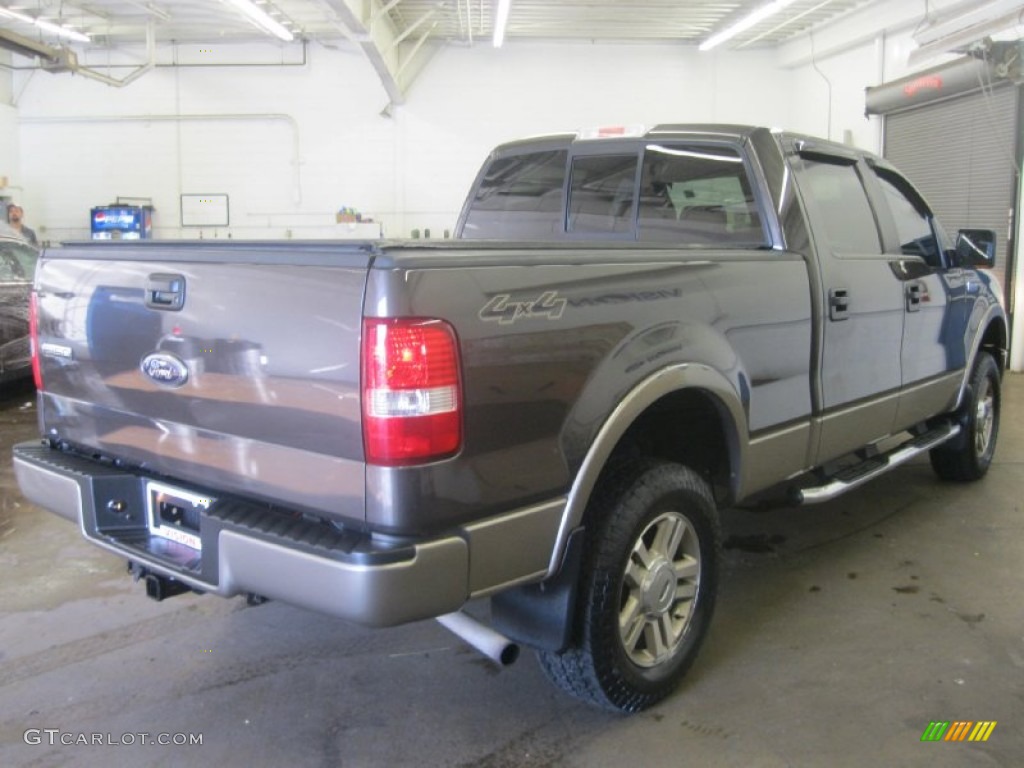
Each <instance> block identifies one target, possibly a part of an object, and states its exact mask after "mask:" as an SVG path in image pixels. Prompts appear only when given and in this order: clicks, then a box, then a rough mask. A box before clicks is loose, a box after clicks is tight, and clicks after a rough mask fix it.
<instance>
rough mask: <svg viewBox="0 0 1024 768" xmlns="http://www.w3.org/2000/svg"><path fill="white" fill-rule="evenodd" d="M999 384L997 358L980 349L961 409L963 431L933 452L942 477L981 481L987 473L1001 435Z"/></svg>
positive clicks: (933, 464) (959, 413)
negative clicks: (997, 440)
mask: <svg viewBox="0 0 1024 768" xmlns="http://www.w3.org/2000/svg"><path fill="white" fill-rule="evenodd" d="M1000 385H1001V380H1000V377H999V366H998V365H997V364H996V361H995V360H994V359H993V357H992V355H990V354H988V353H987V352H979V353H978V357H977V360H976V361H975V363H974V370H972V371H971V378H970V381H969V382H968V385H967V392H966V394H965V396H964V402H963V405H962V406H961V409H960V411H959V412H958V415H959V421H960V426H961V430H962V431H961V433H960V434H959V435H957V437H955V438H953V440H951V441H949V442H948V443H945V444H943V445H940V446H939V447H938V448H934V449H932V451H931V453H930V458H931V462H932V468H933V469H934V470H935V473H936V474H937V475H938V476H939V477H941V478H942V479H943V480H960V481H970V480H980V479H981V478H982V477H984V476H985V473H986V472H988V468H989V465H991V464H992V457H993V456H994V455H995V452H996V439H997V438H998V437H999V413H1000V410H1001V402H1002V401H1001V389H1000Z"/></svg>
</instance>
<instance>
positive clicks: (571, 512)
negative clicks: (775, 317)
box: [548, 363, 748, 577]
mask: <svg viewBox="0 0 1024 768" xmlns="http://www.w3.org/2000/svg"><path fill="white" fill-rule="evenodd" d="M688 389H689V390H701V391H703V392H704V393H705V394H707V395H709V396H710V397H711V399H712V400H713V401H714V402H715V404H716V406H717V407H718V409H719V412H720V414H721V416H722V421H723V423H724V425H725V430H726V433H727V434H726V444H727V446H728V451H729V464H730V479H729V483H730V489H731V491H732V492H733V493H734V494H735V492H736V490H737V489H738V486H739V481H740V474H741V473H740V468H741V467H742V466H743V460H744V455H745V446H746V444H747V437H748V435H747V431H746V423H747V417H746V412H745V410H744V408H743V404H742V402H741V400H740V397H739V395H738V393H737V392H736V389H735V388H734V387H733V385H732V384H731V382H730V381H729V379H728V378H726V377H725V376H724V375H723V374H721V373H720V372H718V371H716V370H715V369H714V368H711V367H709V366H707V365H702V364H698V363H680V364H677V365H672V366H669V367H666V368H663V369H661V370H660V371H658V372H657V373H654V374H652V375H651V376H649V377H648V378H646V379H644V380H643V381H641V382H640V383H638V384H637V385H636V386H635V387H634V388H633V389H631V390H630V391H629V392H628V393H627V394H626V395H625V397H623V398H622V399H621V400H620V401H619V402H618V404H617V405H616V406H615V408H614V409H613V410H612V412H611V413H610V414H609V416H608V418H607V419H606V420H605V421H604V423H603V424H602V425H601V428H600V430H598V433H597V436H596V438H595V439H594V441H593V443H591V445H590V448H589V449H588V450H587V453H586V455H585V456H584V458H583V462H582V464H581V465H580V468H579V471H578V472H577V473H576V476H575V478H574V480H573V482H572V486H571V488H570V490H569V495H568V497H567V499H566V504H565V511H564V512H563V513H562V520H561V524H560V525H559V529H558V537H557V539H556V541H555V546H554V549H553V550H552V553H551V561H550V563H549V566H548V577H551V576H554V575H555V574H557V573H558V571H559V568H560V566H561V562H562V558H563V554H564V552H565V548H566V543H567V542H568V540H569V537H570V535H571V534H572V532H573V531H574V530H576V529H577V528H579V527H580V526H581V525H582V523H583V516H584V513H585V511H586V508H587V504H588V503H589V501H590V496H591V494H592V493H593V491H594V487H595V485H596V484H597V480H598V477H599V476H600V474H601V471H602V470H603V469H604V467H605V465H606V464H607V462H608V459H609V458H610V457H611V455H612V452H613V451H614V450H615V447H616V445H618V443H619V441H620V440H621V439H622V436H623V435H625V433H626V431H627V430H628V429H629V427H630V426H631V425H632V424H633V422H634V421H636V419H637V418H638V417H639V416H640V415H641V414H643V413H644V411H646V410H647V409H648V408H649V407H650V406H652V405H654V403H656V402H657V401H658V400H660V399H662V398H663V397H665V396H667V395H670V394H672V393H674V392H679V391H681V390H688Z"/></svg>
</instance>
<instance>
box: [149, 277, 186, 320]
mask: <svg viewBox="0 0 1024 768" xmlns="http://www.w3.org/2000/svg"><path fill="white" fill-rule="evenodd" d="M146 306H147V307H151V308H153V309H166V310H169V311H171V312H177V311H178V310H180V309H181V308H182V307H184V306H185V277H184V275H167V274H156V275H150V276H149V279H148V281H147V283H146Z"/></svg>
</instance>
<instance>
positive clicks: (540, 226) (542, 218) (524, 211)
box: [462, 149, 569, 240]
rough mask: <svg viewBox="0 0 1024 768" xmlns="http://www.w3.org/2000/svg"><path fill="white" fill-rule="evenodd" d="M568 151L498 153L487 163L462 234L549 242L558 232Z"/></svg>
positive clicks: (488, 238) (465, 235)
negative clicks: (489, 163)
mask: <svg viewBox="0 0 1024 768" xmlns="http://www.w3.org/2000/svg"><path fill="white" fill-rule="evenodd" d="M568 155H569V153H568V151H567V150H564V149H561V150H551V151H545V152H531V153H524V154H521V155H511V156H508V157H501V158H498V159H497V160H495V161H494V162H492V163H491V165H490V166H489V167H488V168H487V171H486V175H485V176H484V178H483V179H482V180H481V182H480V185H479V187H478V188H477V191H476V196H475V197H474V199H473V203H472V205H471V206H470V209H469V213H468V215H467V216H466V223H465V225H464V226H463V230H462V237H464V238H469V239H482V240H501V239H511V240H524V239H534V240H548V239H554V238H556V237H558V236H559V235H560V234H561V232H562V189H563V187H564V185H565V166H566V163H567V161H568Z"/></svg>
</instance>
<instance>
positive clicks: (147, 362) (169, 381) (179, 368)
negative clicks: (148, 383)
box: [139, 352, 188, 387]
mask: <svg viewBox="0 0 1024 768" xmlns="http://www.w3.org/2000/svg"><path fill="white" fill-rule="evenodd" d="M139 367H140V368H141V369H142V372H143V373H144V374H146V375H147V376H148V377H149V378H151V379H152V380H153V381H155V382H156V383H157V384H163V385H164V386H165V387H180V386H181V385H182V384H184V383H185V382H186V381H188V366H186V365H185V363H184V362H182V361H181V360H179V359H178V358H176V357H175V356H174V355H169V354H167V353H166V352H154V353H153V354H151V355H146V356H145V357H144V358H142V364H141V365H140V366H139Z"/></svg>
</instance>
